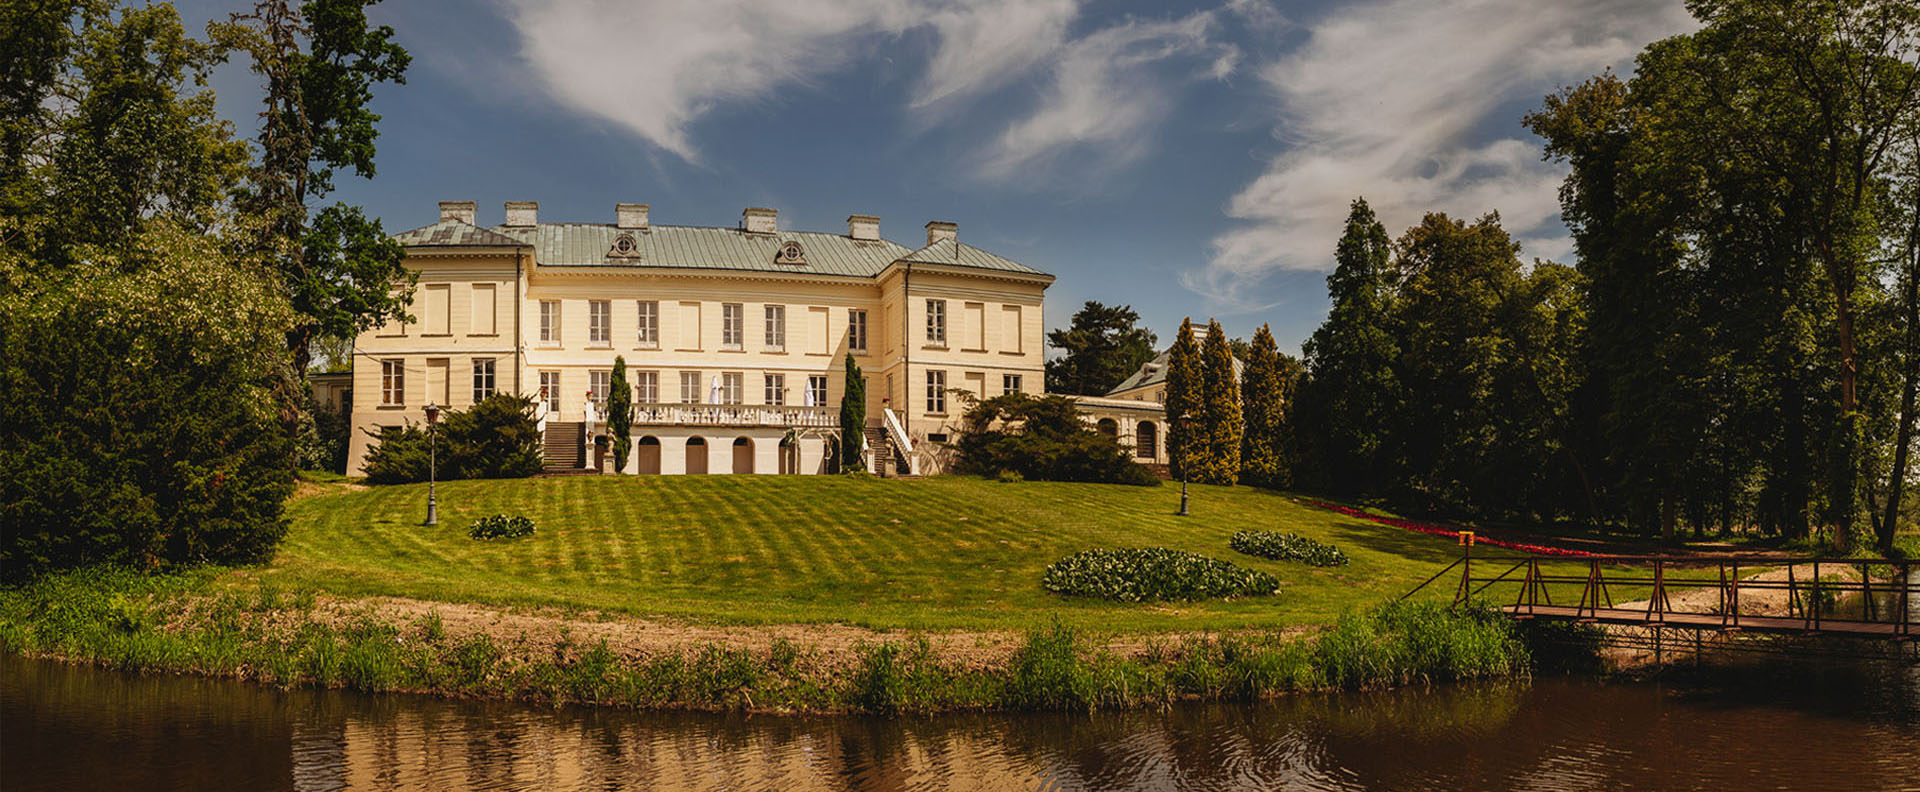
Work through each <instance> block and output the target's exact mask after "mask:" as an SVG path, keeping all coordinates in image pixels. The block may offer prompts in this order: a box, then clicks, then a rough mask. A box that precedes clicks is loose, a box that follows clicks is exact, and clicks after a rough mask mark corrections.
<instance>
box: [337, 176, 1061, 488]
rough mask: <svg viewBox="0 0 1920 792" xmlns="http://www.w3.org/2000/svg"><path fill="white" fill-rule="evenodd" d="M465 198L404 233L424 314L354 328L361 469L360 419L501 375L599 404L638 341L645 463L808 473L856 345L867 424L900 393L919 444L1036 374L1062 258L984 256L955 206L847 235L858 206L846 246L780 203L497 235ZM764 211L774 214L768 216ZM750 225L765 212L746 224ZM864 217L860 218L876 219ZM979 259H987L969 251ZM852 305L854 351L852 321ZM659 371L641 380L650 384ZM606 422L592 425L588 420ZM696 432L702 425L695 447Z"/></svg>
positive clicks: (355, 450) (577, 412) (480, 388)
mask: <svg viewBox="0 0 1920 792" xmlns="http://www.w3.org/2000/svg"><path fill="white" fill-rule="evenodd" d="M465 206H466V207H467V208H466V209H465V210H464V213H463V212H462V208H461V205H459V204H453V205H452V209H451V210H449V209H448V205H443V207H442V209H443V211H442V215H443V216H442V220H441V222H440V223H439V224H436V226H432V227H429V228H428V229H422V230H421V231H419V232H408V234H402V235H400V236H399V238H400V239H401V241H402V242H403V244H407V243H409V242H413V243H414V244H407V251H408V257H407V265H408V266H409V267H410V268H411V269H413V270H414V271H415V272H416V273H418V276H419V279H418V284H417V287H416V289H415V291H414V297H413V305H412V309H411V312H412V315H413V320H414V321H412V322H409V323H404V324H402V323H394V324H390V325H387V326H385V327H381V328H377V329H374V330H371V331H368V332H366V333H364V334H362V335H361V336H360V337H359V338H358V339H357V340H356V342H355V354H354V366H353V393H354V399H353V402H354V404H353V423H354V427H355V431H354V433H353V440H352V447H351V450H350V453H349V459H350V460H352V462H351V463H350V467H352V468H354V469H355V472H358V470H359V468H360V465H361V460H363V459H364V456H365V453H366V450H367V446H368V444H369V442H370V440H371V438H370V437H369V436H368V431H377V427H380V426H390V425H396V424H401V423H405V422H415V423H419V422H422V421H424V407H425V406H426V405H427V404H429V403H432V404H438V405H444V406H451V407H453V408H456V409H461V408H466V407H468V406H470V405H472V404H473V403H474V402H475V400H476V397H477V396H484V395H485V393H486V392H487V391H488V388H489V386H490V387H491V389H492V390H494V391H500V392H512V393H523V394H527V395H530V396H536V397H538V398H540V399H541V400H542V401H543V402H544V404H545V405H546V411H545V412H546V417H547V420H548V421H550V422H581V421H585V420H587V419H588V418H589V417H597V418H601V419H603V418H604V416H603V415H600V414H599V413H600V410H599V409H598V408H597V407H596V408H592V412H593V413H594V415H593V416H590V415H589V410H590V407H589V401H590V391H592V390H593V388H594V387H595V386H596V385H598V384H600V383H603V382H604V381H605V379H606V378H608V377H609V376H610V373H611V370H612V367H613V361H614V357H615V356H616V355H618V356H622V357H624V358H625V359H626V363H627V368H628V374H627V377H628V382H629V384H630V385H632V386H633V387H634V388H635V391H636V392H635V398H634V402H635V404H636V419H637V420H636V425H635V428H634V430H633V435H634V436H635V438H636V440H637V441H643V442H645V443H646V444H647V445H649V446H651V445H652V444H654V443H659V444H660V448H659V450H658V451H657V452H653V451H649V452H646V453H647V454H648V455H650V457H649V458H653V459H654V462H655V464H657V465H658V468H657V470H655V469H648V470H646V471H645V472H666V473H673V472H685V471H689V470H696V469H697V468H699V467H701V466H702V464H703V462H704V466H705V468H706V469H707V471H708V472H714V473H722V472H736V471H737V472H747V471H748V470H751V471H752V472H759V473H772V472H818V471H819V470H820V469H821V468H822V466H823V461H824V455H825V453H826V451H825V440H826V437H827V436H828V435H829V434H830V433H831V432H830V427H834V426H837V422H838V412H839V406H840V401H841V396H842V394H843V393H845V390H846V383H845V374H844V372H845V360H846V356H847V355H848V354H852V356H853V359H854V360H855V362H857V363H858V364H859V366H860V367H861V368H862V369H863V372H864V374H865V376H866V378H867V414H868V421H869V424H870V425H872V426H874V427H876V428H884V416H885V413H884V412H883V411H886V410H891V411H892V412H893V415H894V416H895V418H896V419H897V421H898V422H899V425H900V426H901V428H903V429H904V430H905V432H906V434H907V435H909V436H910V437H911V440H910V441H909V442H910V443H912V444H916V445H918V444H924V443H926V442H927V441H928V440H929V438H931V439H932V440H934V441H935V444H936V445H937V443H938V441H941V440H944V439H945V438H947V437H950V436H951V435H952V433H953V432H955V431H956V430H957V428H958V423H959V418H960V415H961V413H962V412H963V411H964V409H965V407H964V404H963V403H962V401H961V400H960V399H959V398H958V397H957V396H956V395H954V394H952V393H949V392H948V391H949V390H951V389H966V390H969V391H972V392H974V393H975V394H976V395H985V396H994V395H999V394H1000V393H1002V392H1004V391H1005V390H1006V389H1008V388H1010V387H1014V388H1018V389H1020V390H1022V391H1025V392H1031V393H1039V392H1041V391H1042V390H1043V388H1044V353H1043V346H1042V344H1043V339H1044V328H1045V324H1044V321H1045V320H1044V316H1043V313H1042V301H1043V298H1044V294H1045V290H1046V288H1047V286H1048V285H1049V284H1051V283H1052V281H1053V278H1052V276H1050V275H1045V274H1042V273H1039V272H1035V271H1032V270H1030V269H1026V268H1024V267H1021V266H1019V265H1012V264H1011V262H1005V260H1004V259H998V258H997V257H989V258H977V256H979V255H987V254H981V253H979V252H978V251H976V250H975V249H972V248H962V247H960V246H959V244H958V242H957V240H954V239H953V238H952V237H951V236H950V235H947V236H942V232H943V229H941V228H936V226H943V225H944V224H929V232H928V237H929V239H928V242H929V244H928V245H927V246H926V247H923V248H921V249H919V250H913V249H909V248H906V247H905V246H901V245H896V244H893V243H890V242H885V241H884V240H877V239H872V238H869V237H866V236H864V235H862V236H854V235H855V234H859V233H860V232H861V228H860V226H859V225H858V222H859V221H861V220H862V219H870V218H863V216H856V218H850V224H849V226H850V227H849V233H848V235H847V237H848V238H851V239H852V240H854V241H853V242H851V243H849V242H848V241H847V239H843V238H829V235H824V234H818V233H806V234H796V233H793V232H787V233H784V234H783V233H781V232H779V231H778V230H777V228H773V227H772V225H771V224H772V222H773V220H772V217H771V210H749V216H748V218H747V220H748V221H749V222H743V223H742V227H741V228H738V229H726V228H703V229H689V228H684V227H654V226H646V225H634V226H631V227H629V226H627V225H608V226H591V227H588V226H585V225H583V224H570V225H554V226H549V227H542V226H540V225H538V224H537V223H532V222H526V223H524V224H523V225H520V226H500V227H496V228H495V229H493V230H492V231H488V230H486V229H480V228H478V227H477V226H473V225H472V224H471V218H472V210H471V208H470V207H471V204H466V205H465ZM622 206H623V211H624V207H627V206H634V205H622ZM514 208H515V207H513V206H510V207H509V215H510V220H513V219H515V218H514V217H513V210H514ZM640 210H641V212H642V214H641V217H643V218H644V216H645V215H644V211H645V207H640ZM756 211H760V212H767V213H768V215H767V216H764V217H763V218H756V217H754V216H753V215H752V214H751V213H752V212H756ZM754 221H758V222H763V223H766V224H767V225H766V226H764V227H763V228H762V229H761V230H758V231H749V230H747V228H748V227H750V222H754ZM622 222H623V223H625V222H626V216H625V215H622ZM872 223H873V225H874V226H875V228H874V230H873V231H869V232H868V233H869V234H874V232H876V231H877V223H878V221H877V219H872ZM628 228H630V230H622V229H628ZM945 228H947V229H950V228H951V227H950V226H946V227H945ZM427 232H430V233H427ZM609 232H612V233H613V234H614V236H613V237H612V238H614V239H615V242H614V245H613V247H612V249H611V250H610V252H609V253H608V255H607V257H606V260H605V261H604V262H603V261H596V260H593V258H592V257H591V255H588V256H584V257H583V256H582V255H581V254H579V253H577V252H571V253H565V255H567V256H571V258H567V259H564V260H563V261H559V262H554V261H543V260H541V253H542V252H543V251H545V250H549V249H553V250H562V251H563V252H564V251H565V250H569V248H562V247H561V246H560V244H561V243H562V242H565V243H567V244H571V245H572V248H570V249H571V250H575V251H577V250H578V249H582V248H583V246H582V245H581V244H579V243H578V239H579V238H581V237H582V235H597V236H592V240H593V241H595V242H596V243H597V240H599V239H601V238H603V237H606V235H607V234H608V233H609ZM735 235H739V237H740V238H735ZM834 236H835V237H838V236H839V235H834ZM875 236H877V234H875ZM621 237H626V238H628V239H638V240H640V241H641V242H643V243H652V247H647V248H645V251H646V253H645V256H644V257H640V256H639V255H637V254H636V255H634V256H632V257H631V258H627V257H622V256H621V255H620V251H621V249H622V246H623V245H627V244H629V243H627V242H622V241H620V238H621ZM943 239H944V242H942V240H943ZM676 240H681V241H684V240H691V241H692V242H693V243H699V244H704V245H706V246H707V247H708V248H718V247H720V246H721V245H722V244H732V245H735V246H736V247H737V248H738V249H739V250H746V251H749V253H745V254H742V253H738V252H733V253H726V252H723V253H721V254H713V253H712V252H711V250H707V251H705V252H696V253H694V254H683V253H681V250H682V249H683V248H686V245H682V246H681V247H678V248H676V247H673V246H672V245H669V242H674V241H676ZM787 241H792V242H794V243H796V244H798V245H800V246H802V247H806V248H811V249H813V250H816V251H820V253H819V255H820V257H821V258H823V259H825V258H827V257H828V254H831V253H836V252H838V253H839V254H841V255H842V259H839V260H836V261H840V260H844V261H854V262H855V263H853V264H847V265H845V266H840V267H838V268H829V267H827V266H824V265H822V266H807V265H788V264H783V263H779V262H778V260H777V259H775V258H773V257H769V258H768V260H767V261H765V262H761V261H759V257H758V256H757V255H754V254H752V253H751V251H758V250H761V249H768V250H772V249H774V248H773V247H772V246H773V245H777V244H783V243H785V242H787ZM743 243H752V244H748V245H746V246H745V247H739V246H740V245H741V244H743ZM936 243H939V244H936ZM675 244H678V242H675ZM585 249H587V250H589V254H590V253H591V252H592V251H593V250H597V248H591V247H588V248H585ZM727 250H733V248H728V249H727ZM781 250H784V248H781ZM941 250H954V251H960V252H956V253H955V254H954V255H953V259H954V261H953V262H951V263H940V262H937V261H926V260H924V259H928V258H933V257H934V255H933V254H929V253H928V251H934V252H935V253H936V254H937V253H938V252H939V251H941ZM773 255H774V256H778V255H781V254H780V253H775V254H773ZM856 256H859V257H864V258H859V259H857V260H856V259H855V258H853V257H856ZM916 257H917V258H919V259H922V260H919V261H916V260H914V259H915V258H916ZM743 259H745V260H743ZM887 259H891V260H887ZM973 260H977V261H986V262H989V265H990V266H967V263H968V262H969V261H973ZM859 267H866V268H867V269H868V270H871V273H870V274H867V273H865V272H863V271H861V270H859V269H858V268H859ZM995 267H998V268H995ZM849 270H851V271H849ZM860 312H864V328H865V340H866V344H865V348H864V349H861V348H858V347H857V346H855V344H856V342H857V340H858V339H857V337H856V336H857V333H856V331H855V330H854V329H853V328H854V324H855V317H856V316H859V315H860ZM930 314H931V315H932V317H933V320H932V321H931V322H930V320H929V316H930ZM476 364H478V365H476ZM489 366H490V376H489V371H488V367H489ZM543 375H544V376H543ZM816 378H824V385H825V395H824V399H822V398H820V397H819V396H818V388H815V387H810V386H813V385H817V384H819V381H818V379H816ZM688 382H692V383H694V384H692V385H691V387H689V386H688ZM941 383H944V387H938V386H940V385H941ZM649 384H650V389H651V392H648V391H647V390H643V388H648V387H649ZM543 386H544V387H543ZM602 387H604V386H602ZM593 395H596V396H598V395H601V394H599V393H597V392H596V393H594V394H593ZM810 402H812V403H810ZM716 403H717V404H716ZM695 408H697V409H695ZM603 427H604V421H603V420H601V421H597V422H596V423H594V424H592V425H590V426H589V429H588V431H589V432H594V431H599V430H601V429H603ZM693 437H699V438H701V442H699V443H696V444H693V447H691V448H690V446H689V443H688V441H689V439H690V438H693ZM743 442H744V446H743V445H742V443H743ZM783 443H784V444H786V445H787V446H790V448H787V449H784V450H783V448H782V444H783ZM701 447H704V448H705V449H706V451H705V452H704V454H703V452H702V451H700V448H701ZM743 448H744V449H745V450H743ZM795 449H797V450H795ZM783 454H784V455H785V456H783ZM637 456H638V455H637ZM702 456H704V457H705V459H704V460H703V459H700V458H698V457H702ZM916 456H920V457H923V458H925V459H928V460H932V459H935V458H937V455H932V454H920V453H919V451H918V450H916ZM749 458H751V460H752V461H751V463H750V464H749V463H748V461H747V460H748V459H749ZM640 464H645V463H640V462H636V463H630V464H629V470H630V471H633V472H639V469H638V466H639V465H640ZM923 472H932V471H923Z"/></svg>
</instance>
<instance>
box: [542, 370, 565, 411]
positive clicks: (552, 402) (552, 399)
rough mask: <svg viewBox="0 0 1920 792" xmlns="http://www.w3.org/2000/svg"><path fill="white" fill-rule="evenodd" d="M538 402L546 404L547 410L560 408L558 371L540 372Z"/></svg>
mask: <svg viewBox="0 0 1920 792" xmlns="http://www.w3.org/2000/svg"><path fill="white" fill-rule="evenodd" d="M540 403H541V404H545V405H546V406H547V412H553V411H554V410H557V409H560V372H558V371H542V372H540Z"/></svg>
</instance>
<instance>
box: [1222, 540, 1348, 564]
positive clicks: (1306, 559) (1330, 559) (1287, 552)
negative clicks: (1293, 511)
mask: <svg viewBox="0 0 1920 792" xmlns="http://www.w3.org/2000/svg"><path fill="white" fill-rule="evenodd" d="M1227 544H1228V546H1230V547H1232V548H1233V549H1235V550H1238V551H1240V552H1242V553H1246V554H1247V555H1250V556H1259V557H1261V558H1271V559H1273V560H1275V561H1299V562H1300V563H1302V564H1306V565H1307V566H1317V567H1331V566H1346V565H1347V563H1348V562H1349V561H1350V559H1348V558H1347V554H1346V553H1343V552H1341V551H1340V548H1338V547H1334V546H1333V545H1330V544H1327V543H1326V542H1320V541H1315V540H1313V539H1308V538H1307V537H1304V536H1301V535H1299V534H1293V533H1275V532H1273V531H1241V532H1239V533H1236V534H1234V535H1233V539H1232V540H1230V541H1229V542H1228V543H1227Z"/></svg>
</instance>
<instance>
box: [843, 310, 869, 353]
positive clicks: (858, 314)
mask: <svg viewBox="0 0 1920 792" xmlns="http://www.w3.org/2000/svg"><path fill="white" fill-rule="evenodd" d="M847 349H848V350H849V351H852V352H865V351H867V311H866V309H865V308H849V309H847Z"/></svg>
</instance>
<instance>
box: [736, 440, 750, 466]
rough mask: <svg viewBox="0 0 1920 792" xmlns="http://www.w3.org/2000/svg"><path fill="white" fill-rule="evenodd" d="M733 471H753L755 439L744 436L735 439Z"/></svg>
mask: <svg viewBox="0 0 1920 792" xmlns="http://www.w3.org/2000/svg"><path fill="white" fill-rule="evenodd" d="M733 472H735V473H752V472H753V441H752V440H749V439H747V438H744V437H736V438H734V440H733Z"/></svg>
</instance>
